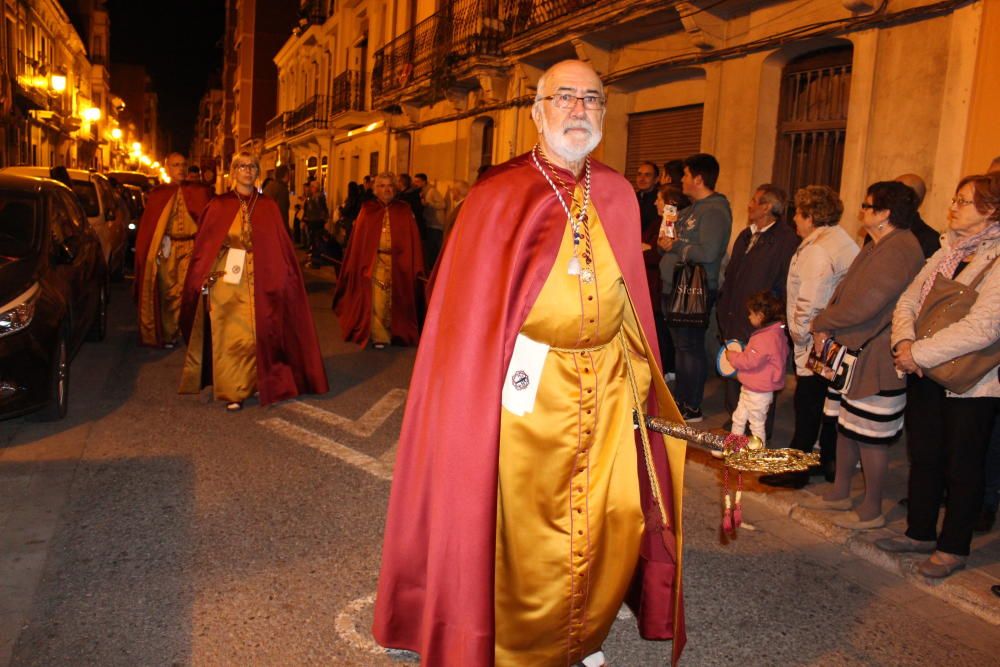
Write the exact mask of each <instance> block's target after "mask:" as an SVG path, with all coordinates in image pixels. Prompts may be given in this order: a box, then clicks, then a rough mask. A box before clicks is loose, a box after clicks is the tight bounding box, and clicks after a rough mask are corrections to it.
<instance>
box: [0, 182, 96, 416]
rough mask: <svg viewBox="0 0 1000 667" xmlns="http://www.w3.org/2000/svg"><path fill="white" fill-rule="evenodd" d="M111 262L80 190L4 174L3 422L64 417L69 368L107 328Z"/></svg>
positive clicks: (0, 271) (0, 201)
mask: <svg viewBox="0 0 1000 667" xmlns="http://www.w3.org/2000/svg"><path fill="white" fill-rule="evenodd" d="M107 317H108V267H107V264H106V262H105V259H104V255H103V253H102V251H101V242H100V240H99V239H98V238H97V235H96V234H95V233H94V231H93V230H92V229H91V228H90V225H89V224H88V223H87V216H86V214H85V213H84V211H83V208H81V206H80V203H79V201H78V200H77V198H76V197H75V196H74V195H73V191H72V190H70V189H69V188H67V187H66V186H65V185H63V184H61V183H58V182H57V181H53V180H50V179H46V178H32V177H28V176H7V175H3V174H0V419H5V418H8V417H14V416H17V415H21V414H24V413H26V412H33V411H35V410H42V417H43V418H46V419H61V418H62V417H64V416H65V415H66V409H67V406H68V405H69V368H70V361H71V360H72V359H73V357H74V356H75V354H76V352H77V350H78V349H79V347H80V344H81V343H82V342H83V340H84V339H85V338H89V339H91V340H102V339H103V338H104V336H105V333H106V331H107Z"/></svg>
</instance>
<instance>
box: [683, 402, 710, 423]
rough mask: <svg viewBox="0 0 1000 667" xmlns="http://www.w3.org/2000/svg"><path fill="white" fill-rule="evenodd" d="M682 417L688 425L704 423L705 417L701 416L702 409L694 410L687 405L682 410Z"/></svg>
mask: <svg viewBox="0 0 1000 667" xmlns="http://www.w3.org/2000/svg"><path fill="white" fill-rule="evenodd" d="M681 417H683V418H684V421H685V422H687V423H688V424H695V423H697V422H700V421H704V420H705V417H704V416H703V415H702V414H701V409H700V408H692V407H688V406H687V405H685V406H684V407H682V408H681Z"/></svg>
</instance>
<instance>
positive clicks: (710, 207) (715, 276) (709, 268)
mask: <svg viewBox="0 0 1000 667" xmlns="http://www.w3.org/2000/svg"><path fill="white" fill-rule="evenodd" d="M676 229H677V241H675V242H674V245H673V247H672V248H671V249H670V250H669V251H668V252H665V253H664V254H663V257H661V258H660V279H661V282H662V283H663V293H664V294H669V293H670V291H671V290H672V289H673V287H674V267H675V266H676V265H677V263H678V262H684V261H686V262H695V263H697V264H701V265H702V266H704V267H705V273H706V274H708V288H709V289H711V290H717V289H719V271H720V269H721V268H722V259H723V257H725V256H726V248H727V247H728V246H729V236H730V234H732V231H733V214H732V211H731V210H730V209H729V200H728V199H726V197H725V195H721V194H719V193H718V192H713V193H712V194H710V195H709V196H707V197H705V198H704V199H699V200H698V201H696V202H695V203H693V204H691V205H690V206H688V207H687V208H686V209H684V210H683V211H681V212H680V215H678V217H677V225H676Z"/></svg>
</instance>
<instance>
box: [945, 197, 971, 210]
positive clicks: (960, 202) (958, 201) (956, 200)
mask: <svg viewBox="0 0 1000 667" xmlns="http://www.w3.org/2000/svg"><path fill="white" fill-rule="evenodd" d="M951 203H952V205H953V206H957V207H958V208H962V207H963V206H968V205H969V204H975V203H976V202H974V201H972V200H971V199H962V198H961V197H952V198H951Z"/></svg>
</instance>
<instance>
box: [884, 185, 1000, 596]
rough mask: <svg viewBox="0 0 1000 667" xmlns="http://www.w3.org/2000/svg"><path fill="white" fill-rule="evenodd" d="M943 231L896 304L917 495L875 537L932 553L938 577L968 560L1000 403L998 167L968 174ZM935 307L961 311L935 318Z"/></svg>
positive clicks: (891, 546)
mask: <svg viewBox="0 0 1000 667" xmlns="http://www.w3.org/2000/svg"><path fill="white" fill-rule="evenodd" d="M942 241H943V242H942V245H941V249H940V250H939V251H938V252H936V253H935V254H934V255H933V256H932V257H931V258H930V259H929V260H928V261H927V265H926V266H925V267H924V269H923V270H922V271H921V272H920V274H919V275H918V276H917V278H916V280H914V281H913V283H912V284H910V286H909V287H908V288H907V289H906V291H905V292H904V293H903V295H902V296H901V297H900V299H899V302H898V304H897V305H896V311H895V313H894V314H893V322H892V343H893V352H894V354H895V361H896V367H897V368H898V369H899V370H900V371H903V372H906V373H910V374H912V376H911V378H910V386H909V390H908V392H907V398H908V401H909V403H908V404H907V406H906V427H907V445H908V450H909V455H910V479H909V498H910V501H909V505H908V509H907V516H906V522H907V530H906V534H905V536H903V537H896V538H888V539H883V540H878V541H877V542H876V545H877V546H878V547H879V548H880V549H883V550H884V551H890V552H907V551H913V552H921V553H930V554H931V556H930V557H929V558H928V559H927V560H926V561H924V562H923V563H921V564H920V565H919V566H918V570H919V571H920V573H921V574H923V575H924V576H927V577H931V578H941V577H946V576H948V575H949V574H951V573H952V572H954V571H955V570H959V569H962V568H963V567H965V560H966V557H967V556H968V555H969V547H970V545H971V542H972V530H973V525H974V523H975V521H976V517H977V516H978V514H979V509H980V504H981V501H982V497H983V466H984V465H985V458H986V447H987V445H988V443H989V439H990V430H991V428H992V425H993V419H994V415H995V414H996V411H997V408H998V406H1000V378H998V367H997V361H998V357H1000V345H998V343H997V341H998V339H1000V317H998V316H997V313H1000V261H998V257H1000V174H992V175H991V176H968V177H966V178H963V179H962V181H961V182H960V183H959V184H958V189H957V190H956V192H955V197H954V198H953V199H952V200H951V206H950V207H949V208H948V231H947V233H946V234H945V235H944V237H943V239H942ZM969 288H971V289H972V290H973V291H974V292H975V294H971V293H970V290H969ZM970 296H971V297H972V298H974V302H973V303H972V304H971V307H968V306H967V305H966V307H965V308H961V304H960V300H962V299H963V297H965V298H968V297H970ZM960 308H961V310H960ZM933 310H937V311H938V312H943V311H947V310H951V311H953V312H955V313H957V314H956V315H951V320H954V321H947V320H946V321H938V322H937V323H935V322H934V321H933V320H934V318H933V313H932V312H931V311H933ZM918 324H919V326H918ZM942 325H944V326H942ZM930 330H934V333H933V334H932V335H929V336H928V335H927V333H928V331H930ZM983 371H985V373H984V372H983ZM981 373H982V375H981V377H978V376H980V374H981ZM963 374H964V377H961V375H963ZM946 488H947V492H948V499H947V500H946V501H945V516H944V523H943V524H942V527H941V532H940V533H938V532H937V518H938V509H939V507H940V505H941V500H942V496H943V495H944V491H945V489H946Z"/></svg>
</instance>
